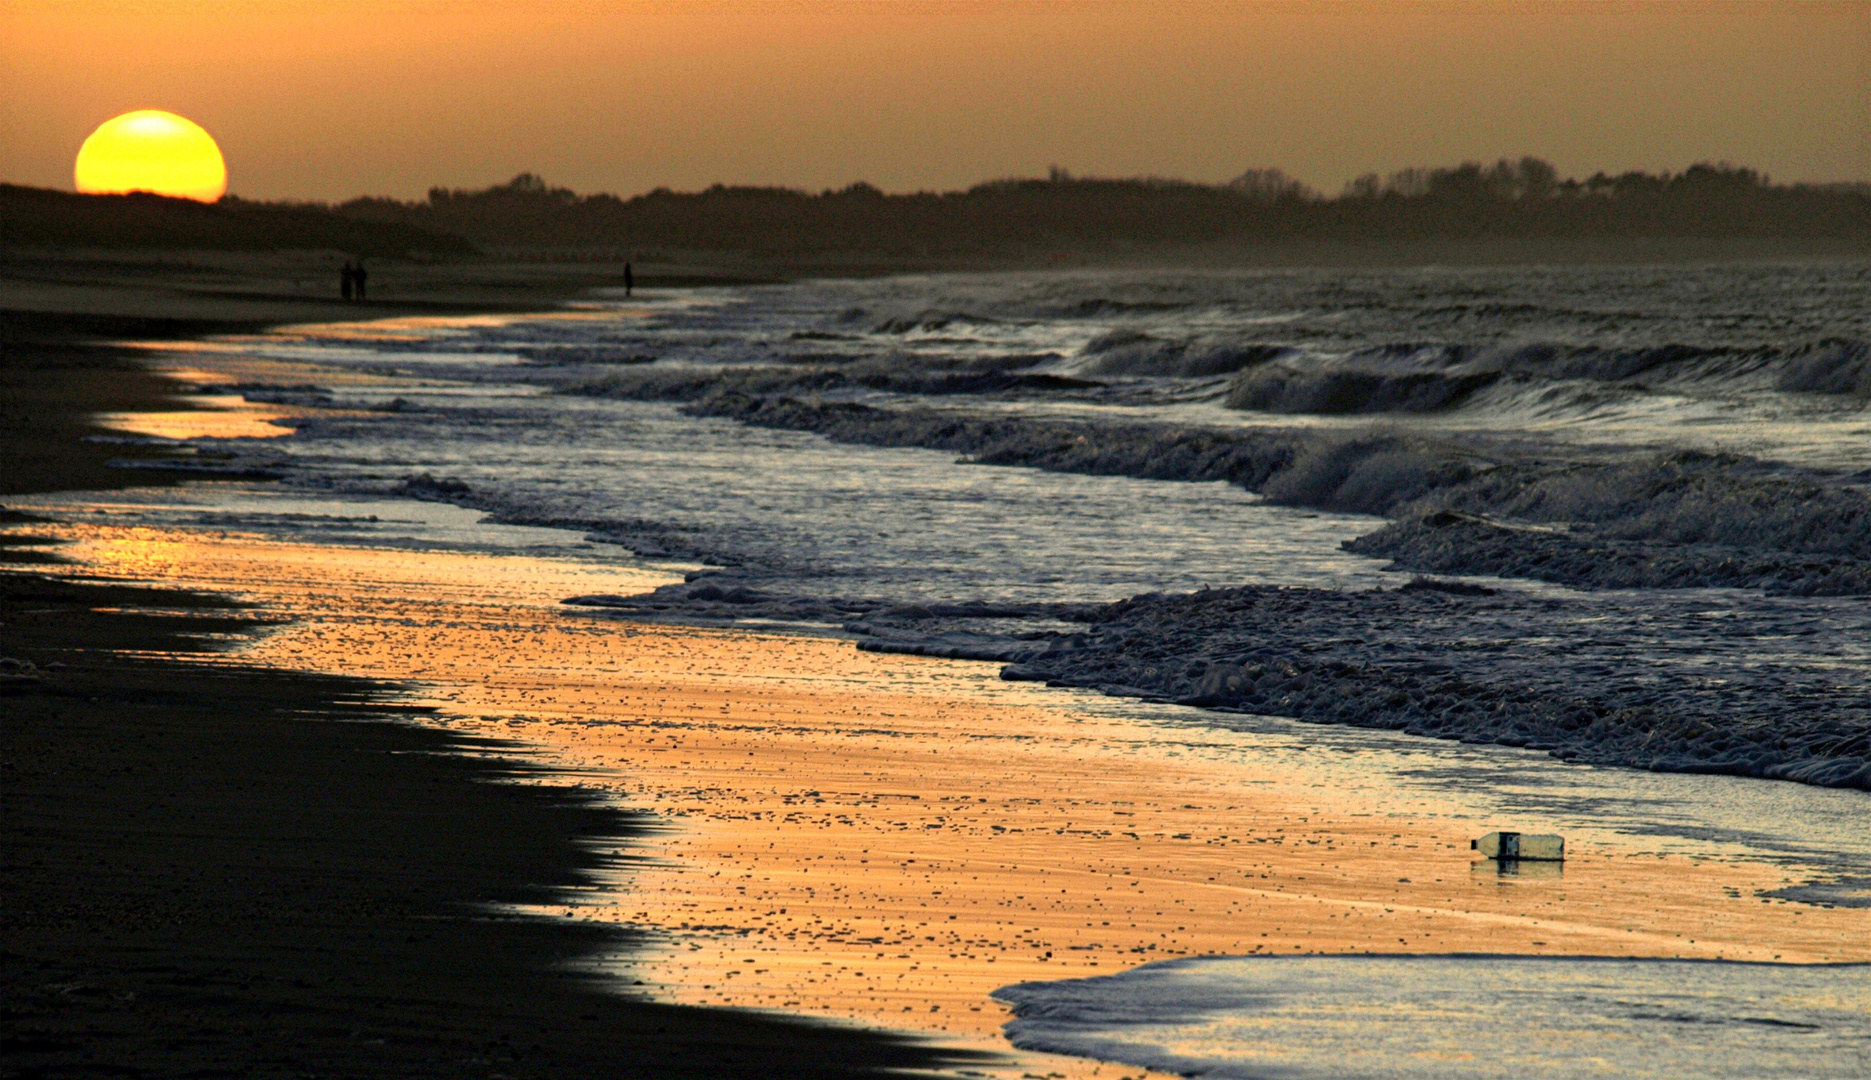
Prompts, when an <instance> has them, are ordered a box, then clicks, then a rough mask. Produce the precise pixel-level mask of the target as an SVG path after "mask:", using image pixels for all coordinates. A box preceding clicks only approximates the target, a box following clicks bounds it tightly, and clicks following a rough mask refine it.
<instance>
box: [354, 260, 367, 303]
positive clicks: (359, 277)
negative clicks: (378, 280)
mask: <svg viewBox="0 0 1871 1080" xmlns="http://www.w3.org/2000/svg"><path fill="white" fill-rule="evenodd" d="M369 276H370V271H368V270H366V269H364V264H363V262H362V261H359V262H358V264H357V269H355V270H353V271H351V280H352V281H353V282H355V283H356V286H355V287H356V289H357V298H358V300H359V301H362V300H363V299H364V279H365V278H367V277H369Z"/></svg>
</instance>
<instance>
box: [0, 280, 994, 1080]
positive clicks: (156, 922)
mask: <svg viewBox="0 0 1871 1080" xmlns="http://www.w3.org/2000/svg"><path fill="white" fill-rule="evenodd" d="M372 313H373V314H375V313H376V312H375V311H373V312H372ZM61 323H63V324H64V325H63V326H61ZM0 325H4V327H5V330H6V334H5V336H4V339H0V344H3V345H4V348H5V362H4V366H0V373H3V374H4V376H5V378H6V380H7V382H6V385H7V388H8V401H9V402H20V403H25V404H28V405H29V406H30V407H29V408H25V409H17V410H10V411H9V412H10V416H9V420H10V422H9V423H7V424H6V425H5V426H4V427H0V451H4V452H0V461H4V462H5V465H4V467H0V494H4V495H7V496H18V495H22V494H25V493H27V492H33V491H36V492H40V493H45V492H48V491H58V490H96V489H100V488H101V489H109V488H120V487H131V486H137V487H143V486H150V485H151V484H153V483H158V482H160V481H161V480H162V479H163V477H162V475H161V474H159V473H155V472H152V471H146V470H142V469H138V470H121V469H119V470H109V471H106V470H108V469H109V466H108V462H109V460H111V459H115V458H123V457H126V456H132V455H131V454H127V453H126V452H125V451H126V448H125V447H122V446H110V445H101V446H100V444H95V443H85V442H81V441H80V440H81V439H82V437H83V435H84V434H87V433H101V431H102V429H101V428H99V427H97V425H96V424H95V423H93V422H92V421H91V420H90V419H89V418H90V417H91V416H92V415H94V414H97V413H103V412H124V411H134V410H135V409H136V408H138V407H139V406H142V407H147V406H150V405H156V406H159V407H169V408H173V407H175V404H176V403H175V402H174V401H173V400H172V393H171V392H165V387H166V385H167V382H168V381H167V380H164V379H162V378H160V377H159V376H156V375H154V374H150V373H143V372H141V369H140V366H138V365H134V364H133V363H132V362H131V361H130V360H129V358H128V356H127V354H126V353H125V352H124V351H122V350H113V349H108V348H101V347H99V346H96V345H93V344H91V343H89V342H88V340H87V339H88V338H90V337H92V336H94V335H96V334H98V333H99V332H100V331H101V330H102V331H103V332H109V330H111V329H118V328H121V327H122V326H123V325H124V324H123V323H122V322H119V321H112V320H111V319H110V318H109V317H106V318H105V322H104V324H103V325H102V326H100V324H99V321H98V319H97V318H96V317H79V318H77V319H75V320H70V319H69V317H67V316H61V315H57V314H54V315H49V316H48V315H39V316H35V317H32V318H20V317H17V316H16V314H15V313H8V317H7V318H6V319H5V321H4V324H0ZM136 325H137V326H138V332H139V333H141V334H143V335H145V336H154V335H153V334H151V333H150V331H151V330H167V331H170V332H172V333H175V334H183V333H188V332H201V331H202V330H203V329H204V328H212V329H210V330H209V332H213V331H214V330H222V331H225V330H226V329H232V327H230V326H228V325H227V324H225V323H219V322H217V321H213V320H173V319H169V320H162V321H161V322H160V323H157V324H149V323H147V322H139V323H137V324H136ZM72 372H78V373H80V374H79V375H72V374H71V373H72ZM126 382H127V385H126ZM29 394H30V396H29ZM16 395H17V396H16ZM92 447H100V448H99V449H92ZM74 450H76V453H74ZM4 524H5V525H6V526H9V527H10V529H9V532H10V533H11V534H12V535H11V539H12V540H13V543H10V544H9V545H7V547H6V549H5V550H6V551H7V552H8V553H9V554H19V553H21V552H25V553H27V554H29V555H36V554H38V553H40V552H41V551H43V550H45V546H43V545H37V544H32V543H30V542H27V543H24V544H22V543H21V542H20V541H21V539H22V537H24V538H28V541H30V538H31V537H33V536H34V535H35V534H42V533H44V532H47V531H50V530H51V529H53V528H55V527H56V524H55V523H53V522H49V521H45V520H43V519H40V518H37V517H36V516H33V515H24V514H17V513H11V512H9V513H8V514H7V515H6V520H5V522H4ZM50 550H52V551H54V552H56V550H57V548H56V545H54V546H51V548H50ZM8 561H9V562H14V561H18V560H8ZM59 569H60V568H59V567H58V566H56V565H52V566H47V565H43V563H42V564H41V565H38V566H24V567H19V568H13V567H8V568H6V569H5V570H0V589H3V590H4V594H3V595H0V610H3V611H4V614H0V654H3V655H5V656H7V657H9V658H12V659H13V660H14V661H16V662H15V663H12V664H9V665H7V671H6V672H5V673H4V685H0V694H4V696H5V700H6V704H7V711H8V713H9V718H8V723H7V724H6V725H4V727H0V740H4V741H3V742H0V747H3V748H4V759H5V764H6V767H7V776H8V781H7V785H6V794H5V804H6V807H7V815H8V820H9V823H10V828H9V830H8V835H7V837H6V839H5V840H4V842H3V843H4V861H5V863H6V864H7V865H8V867H9V871H8V874H7V884H6V886H5V903H4V906H3V907H0V912H3V913H0V926H4V927H5V933H6V939H7V942H8V944H7V948H6V950H5V953H4V956H3V957H0V978H4V980H5V984H6V985H7V986H8V987H9V993H8V997H9V1000H11V1001H14V1002H15V1003H16V1004H15V1007H14V1017H13V1019H12V1022H11V1023H10V1025H9V1027H10V1028H11V1029H12V1031H13V1035H12V1036H11V1037H9V1039H8V1045H7V1047H6V1049H5V1051H4V1059H3V1060H4V1071H5V1072H6V1073H7V1074H9V1075H14V1074H21V1073H31V1074H38V1073H41V1072H44V1071H46V1070H52V1071H58V1070H61V1069H65V1070H69V1069H74V1068H76V1069H80V1070H93V1071H94V1070H98V1069H111V1068H119V1067H122V1068H130V1069H133V1070H135V1071H144V1070H151V1069H154V1070H157V1071H166V1072H184V1071H193V1070H198V1069H202V1068H215V1069H229V1068H232V1069H234V1070H236V1071H242V1072H247V1073H248V1074H253V1073H254V1072H255V1071H256V1070H257V1071H265V1072H272V1071H278V1070H281V1069H286V1070H288V1071H293V1070H304V1069H312V1070H314V1071H321V1072H322V1071H336V1072H341V1073H343V1074H345V1075H354V1076H376V1075H381V1076H398V1077H408V1076H437V1077H441V1076H458V1075H461V1074H462V1070H464V1069H469V1070H474V1069H483V1068H486V1069H494V1070H496V1071H504V1072H507V1073H509V1074H511V1075H525V1076H539V1077H559V1076H563V1077H587V1076H595V1075H607V1074H608V1075H618V1074H621V1075H640V1074H642V1073H644V1072H645V1071H646V1070H648V1071H652V1072H653V1073H654V1074H655V1075H658V1076H696V1077H713V1076H733V1075H746V1076H802V1077H803V1076H821V1075H828V1074H835V1075H849V1076H866V1075H877V1074H879V1073H880V1072H881V1071H883V1070H900V1069H912V1070H918V1069H920V1070H929V1069H936V1068H942V1067H954V1066H958V1065H961V1064H965V1063H970V1062H973V1061H975V1060H976V1056H975V1055H971V1054H967V1053H958V1052H955V1051H952V1050H948V1049H944V1048H941V1047H938V1046H934V1045H931V1044H928V1043H926V1042H919V1041H916V1040H907V1039H904V1038H902V1037H901V1036H897V1035H893V1034H890V1033H886V1032H880V1031H858V1030H852V1029H845V1028H838V1027H829V1026H824V1025H815V1024H810V1023H801V1022H793V1021H787V1020H782V1019H776V1018H773V1017H765V1016H756V1015H753V1014H749V1013H745V1012H738V1011H733V1010H719V1009H697V1008H691V1007H684V1006H679V1005H665V1004H657V1003H651V1002H647V1001H642V1000H636V999H631V998H627V997H623V996H621V995H618V994H616V993H614V992H611V991H610V990H608V989H607V988H606V986H605V985H604V983H603V980H600V979H597V978H595V977H593V976H590V975H585V974H579V973H577V972H576V971H574V970H570V969H568V968H567V965H568V964H571V963H572V962H573V961H574V960H576V959H577V958H579V957H582V956H585V955H587V954H589V953H590V952H591V951H593V950H594V949H598V948H600V947H606V946H608V947H611V948H615V947H617V946H618V945H619V944H620V943H622V944H628V943H630V942H632V941H633V940H640V938H634V937H633V936H632V935H631V934H629V933H628V932H622V931H619V930H617V929H615V928H603V927H592V926H589V925H580V924H577V923H573V922H570V921H567V920H562V919H544V918H534V917H492V918H490V917H489V916H488V914H486V913H485V911H486V907H485V906H486V905H488V904H490V903H492V904H494V905H496V906H500V905H509V906H510V905H524V904H539V903H545V902H549V901H552V900H555V899H557V898H559V897H561V896H562V895H564V894H565V890H566V889H568V888H571V887H575V886H582V885H584V884H585V883H586V882H588V881H589V880H590V876H591V874H592V873H594V872H595V871H596V870H597V869H598V868H599V867H600V866H602V865H605V863H606V862H607V859H605V858H602V857H600V856H599V855H598V854H597V852H596V851H594V849H593V847H592V845H591V843H590V838H591V837H594V836H603V837H611V838H614V839H615V840H617V841H621V842H622V843H623V844H625V845H628V844H629V843H630V842H631V840H632V838H633V837H640V836H641V835H642V834H643V823H642V820H641V817H640V815H634V814H631V813H628V812H624V811H620V810H618V809H615V808H613V807H611V806H608V805H606V804H604V803H603V802H602V801H601V800H594V799H593V797H592V796H591V795H590V794H589V793H585V792H580V791H578V790H577V789H574V788H567V787H564V786H562V785H561V784H559V783H558V782H556V781H555V780H554V778H553V776H552V775H551V774H550V772H549V771H542V770H541V769H540V767H539V766H538V765H537V763H535V762H532V761H529V760H528V759H527V758H526V756H525V755H524V754H521V753H518V752H517V748H516V747H515V746H514V745H513V744H512V743H511V742H510V741H506V740H497V739H496V740H489V739H477V738H463V737H461V736H458V735H454V734H450V733H447V732H444V731H440V730H437V729H435V728H433V727H425V726H418V725H412V724H410V723H408V722H407V713H406V712H405V711H403V710H401V709H399V707H397V706H395V705H394V704H393V703H392V702H391V701H388V700H386V698H387V697H393V696H394V691H395V687H394V685H393V684H390V683H383V682H374V681H370V680H365V679H357V678H348V677H339V676H326V675H315V674H308V673H293V672H290V671H285V670H280V669H273V668H255V667H252V666H249V665H244V664H241V663H238V662H235V663H225V662H214V659H215V658H214V656H213V653H214V652H215V651H216V650H219V649H221V648H224V647H225V645H226V640H225V636H227V635H232V637H233V639H234V640H240V639H243V638H247V637H250V636H251V632H252V630H253V629H255V628H256V627H257V626H259V625H261V622H262V620H256V619H254V618H253V617H251V615H250V614H246V613H243V612H242V610H241V609H240V608H238V607H234V606H227V605H226V602H225V601H222V600H220V599H218V598H216V597H212V596H204V595H201V594H198V593H190V592H183V591H178V590H175V589H160V588H148V587H138V586H129V585H121V584H107V583H79V582H72V581H64V580H60V579H59V577H58V576H57V575H58V573H59ZM34 571H39V572H34ZM178 609H180V610H178ZM223 612H225V613H226V614H224V613H223ZM204 613H208V614H204ZM204 635H205V636H204ZM126 721H133V722H126ZM517 779H526V780H528V781H529V782H527V783H514V782H512V781H514V780H517ZM418 793H420V797H417V795H418ZM607 846H609V845H607Z"/></svg>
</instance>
